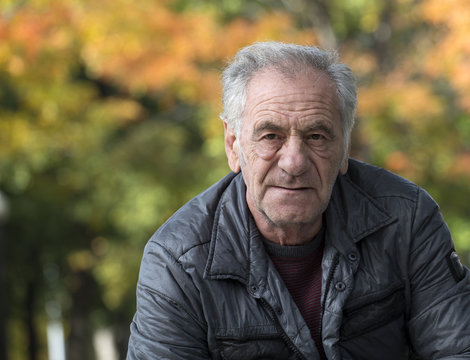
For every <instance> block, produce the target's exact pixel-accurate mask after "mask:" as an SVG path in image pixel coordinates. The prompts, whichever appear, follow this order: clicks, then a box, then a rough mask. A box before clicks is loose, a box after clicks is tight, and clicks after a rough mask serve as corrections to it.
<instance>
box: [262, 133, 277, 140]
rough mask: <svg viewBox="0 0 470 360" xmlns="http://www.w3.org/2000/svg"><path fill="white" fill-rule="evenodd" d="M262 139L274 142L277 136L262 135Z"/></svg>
mask: <svg viewBox="0 0 470 360" xmlns="http://www.w3.org/2000/svg"><path fill="white" fill-rule="evenodd" d="M264 138H265V139H266V140H276V139H278V136H277V135H276V134H266V135H264Z"/></svg>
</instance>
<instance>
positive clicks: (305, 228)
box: [253, 214, 322, 245]
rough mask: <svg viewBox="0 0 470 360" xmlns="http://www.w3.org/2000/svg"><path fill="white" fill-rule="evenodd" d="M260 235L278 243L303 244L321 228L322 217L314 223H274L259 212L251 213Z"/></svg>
mask: <svg viewBox="0 0 470 360" xmlns="http://www.w3.org/2000/svg"><path fill="white" fill-rule="evenodd" d="M253 218H254V220H255V224H256V226H257V227H258V230H259V232H260V233H261V235H262V236H263V237H264V238H265V239H266V240H268V241H271V242H273V243H276V244H279V245H303V244H306V243H308V242H310V241H311V240H312V239H313V238H314V237H315V235H317V234H318V232H319V231H320V230H321V228H322V218H321V217H320V219H319V220H318V221H317V222H316V223H315V224H290V225H276V224H273V223H272V222H270V221H269V220H267V219H266V218H265V217H263V216H262V215H260V214H253Z"/></svg>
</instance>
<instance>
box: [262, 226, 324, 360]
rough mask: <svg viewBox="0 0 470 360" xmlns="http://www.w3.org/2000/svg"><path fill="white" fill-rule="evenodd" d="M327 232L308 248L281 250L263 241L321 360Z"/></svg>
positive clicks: (283, 247)
mask: <svg viewBox="0 0 470 360" xmlns="http://www.w3.org/2000/svg"><path fill="white" fill-rule="evenodd" d="M323 239H324V231H323V230H322V231H320V233H318V235H317V236H316V237H315V238H314V239H313V240H312V241H311V242H310V243H308V244H305V245H298V246H281V245H278V244H274V243H272V242H269V241H267V240H265V241H264V245H265V248H266V251H267V252H268V254H269V256H270V257H271V260H272V261H273V263H274V265H275V267H276V269H277V271H278V272H279V275H280V276H281V278H282V280H283V281H284V283H285V285H286V287H287V289H288V290H289V293H290V294H291V296H292V298H293V299H294V302H295V303H296V305H297V307H298V308H299V310H300V313H301V314H302V316H303V318H304V320H305V322H306V323H307V326H308V327H309V329H310V333H311V335H312V338H313V340H314V341H315V345H316V346H317V349H318V351H319V352H320V356H321V358H322V359H326V356H325V353H324V351H323V345H322V341H321V283H322V274H321V261H322V256H323Z"/></svg>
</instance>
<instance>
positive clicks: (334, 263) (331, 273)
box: [320, 252, 339, 337]
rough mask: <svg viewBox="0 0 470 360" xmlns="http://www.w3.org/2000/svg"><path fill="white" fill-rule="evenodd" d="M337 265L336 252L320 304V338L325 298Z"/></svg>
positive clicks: (337, 256) (337, 255) (337, 253)
mask: <svg viewBox="0 0 470 360" xmlns="http://www.w3.org/2000/svg"><path fill="white" fill-rule="evenodd" d="M338 265H339V252H336V254H335V256H334V258H333V265H332V266H331V268H330V271H329V273H328V277H327V278H326V285H325V293H324V294H323V300H322V303H321V317H320V337H321V333H322V329H323V315H324V314H325V305H326V297H327V295H328V292H329V291H330V287H331V282H332V281H333V277H334V275H335V272H336V268H337V267H338Z"/></svg>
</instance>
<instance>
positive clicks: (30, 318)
mask: <svg viewBox="0 0 470 360" xmlns="http://www.w3.org/2000/svg"><path fill="white" fill-rule="evenodd" d="M35 304H36V285H35V283H34V280H30V281H29V282H28V285H27V289H26V299H25V308H26V312H25V313H26V328H27V333H28V340H29V341H28V345H29V346H28V358H29V360H37V358H38V357H37V354H38V337H37V332H36V322H35V317H34V308H35Z"/></svg>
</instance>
